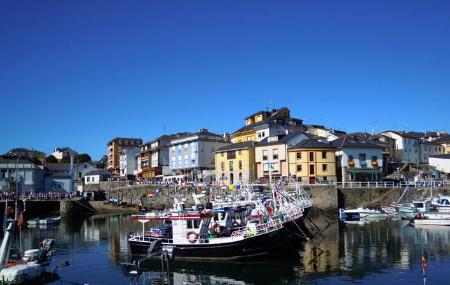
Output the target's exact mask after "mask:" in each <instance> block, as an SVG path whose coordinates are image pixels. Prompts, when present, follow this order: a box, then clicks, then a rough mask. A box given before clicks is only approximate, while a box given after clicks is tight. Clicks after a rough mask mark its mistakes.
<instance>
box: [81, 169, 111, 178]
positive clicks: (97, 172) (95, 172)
mask: <svg viewBox="0 0 450 285" xmlns="http://www.w3.org/2000/svg"><path fill="white" fill-rule="evenodd" d="M87 175H89V176H90V175H109V176H111V173H110V172H109V171H108V170H105V169H96V170H92V171H89V172H88V173H86V175H85V176H87Z"/></svg>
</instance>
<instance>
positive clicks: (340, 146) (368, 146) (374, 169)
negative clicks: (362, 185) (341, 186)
mask: <svg viewBox="0 0 450 285" xmlns="http://www.w3.org/2000/svg"><path fill="white" fill-rule="evenodd" d="M331 144H332V146H333V147H335V148H336V166H337V173H336V174H337V178H338V181H342V182H349V181H378V180H381V179H382V176H383V175H382V174H383V173H382V169H383V146H380V145H379V144H375V143H373V142H371V141H370V140H368V139H364V138H360V137H358V136H357V135H353V134H347V135H344V136H341V137H340V138H338V139H337V140H334V141H333V142H331Z"/></svg>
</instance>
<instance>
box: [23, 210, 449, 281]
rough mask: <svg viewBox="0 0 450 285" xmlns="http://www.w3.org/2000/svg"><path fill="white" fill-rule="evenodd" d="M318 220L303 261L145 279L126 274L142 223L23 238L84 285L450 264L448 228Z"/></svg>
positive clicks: (184, 266)
mask: <svg viewBox="0 0 450 285" xmlns="http://www.w3.org/2000/svg"><path fill="white" fill-rule="evenodd" d="M313 222H314V223H315V224H317V225H318V227H319V228H320V229H322V231H321V232H319V233H317V234H316V236H315V238H314V239H313V240H312V241H310V242H309V243H307V244H305V248H304V252H302V256H301V257H299V258H298V259H296V260H282V259H281V260H280V259H276V260H271V261H270V262H250V263H248V262H247V263H176V264H174V265H173V266H172V267H171V268H170V273H169V274H164V275H161V272H160V271H161V265H160V264H158V263H156V264H154V265H150V266H147V268H146V269H145V271H146V272H144V273H142V274H141V275H140V276H127V275H126V274H124V273H123V272H122V269H121V266H120V264H121V263H122V262H129V261H131V260H132V256H131V254H130V251H129V248H128V244H127V236H128V234H129V233H131V232H138V231H140V230H141V225H140V224H139V223H136V222H131V221H129V219H128V217H127V216H94V217H90V218H87V219H85V220H82V221H78V222H76V221H63V222H62V223H61V225H60V226H56V227H47V228H29V229H23V230H22V231H21V232H20V236H21V241H22V244H21V246H22V248H24V249H29V248H35V247H36V246H37V245H38V244H39V241H40V240H42V239H44V238H54V239H56V241H57V245H56V247H57V248H58V249H59V250H58V252H57V255H56V256H55V259H54V263H55V264H57V263H59V262H61V261H63V260H67V261H69V262H70V263H71V265H70V266H69V267H68V268H64V269H61V270H60V272H59V275H60V276H61V279H62V280H65V281H70V282H75V283H80V284H83V283H89V284H161V283H170V284H280V283H283V284H298V283H301V284H317V283H321V282H322V281H323V279H324V278H330V277H333V276H334V277H335V278H337V280H339V282H340V283H339V282H338V283H339V284H345V283H347V282H354V281H358V280H361V279H364V278H366V277H367V276H371V278H375V279H376V280H378V281H379V283H381V282H383V278H384V277H383V275H382V274H381V273H383V272H386V271H394V272H398V270H403V271H405V272H406V273H405V274H408V272H409V274H415V273H411V270H412V269H414V268H416V269H417V267H418V266H419V267H420V256H421V250H424V251H425V252H426V253H427V255H428V259H429V261H430V262H436V263H443V264H445V265H448V263H449V256H450V247H449V246H448V244H449V241H450V228H448V227H426V228H425V227H424V228H414V227H411V226H409V225H408V223H407V222H406V221H380V222H373V223H369V224H364V225H358V224H351V225H347V224H340V223H327V222H324V220H323V218H320V217H318V218H316V219H313ZM19 244H20V242H19V235H17V236H16V245H18V247H19ZM444 268H445V266H444ZM403 271H401V272H403ZM414 276H415V275H414ZM334 277H333V278H334ZM416 277H417V276H415V277H414V278H416ZM417 281H418V280H417ZM55 284H60V283H59V281H58V282H55Z"/></svg>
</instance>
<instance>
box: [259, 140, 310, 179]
mask: <svg viewBox="0 0 450 285" xmlns="http://www.w3.org/2000/svg"><path fill="white" fill-rule="evenodd" d="M286 132H287V131H286ZM306 139H309V137H308V136H307V135H306V134H305V133H290V134H284V135H275V136H270V137H267V138H265V139H263V140H261V141H260V142H258V143H257V144H256V146H255V163H256V177H257V178H258V179H261V178H269V176H272V177H274V178H288V176H289V169H288V147H291V146H293V145H295V144H296V143H298V142H300V141H302V140H306ZM269 174H270V175H269Z"/></svg>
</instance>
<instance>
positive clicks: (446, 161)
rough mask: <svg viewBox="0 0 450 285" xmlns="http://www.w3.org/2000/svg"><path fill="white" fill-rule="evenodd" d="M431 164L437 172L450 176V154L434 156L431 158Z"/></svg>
mask: <svg viewBox="0 0 450 285" xmlns="http://www.w3.org/2000/svg"><path fill="white" fill-rule="evenodd" d="M429 163H430V165H431V166H434V167H435V168H436V170H438V171H440V172H443V173H446V174H447V176H449V174H450V154H448V153H447V154H439V155H432V156H430V157H429Z"/></svg>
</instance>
